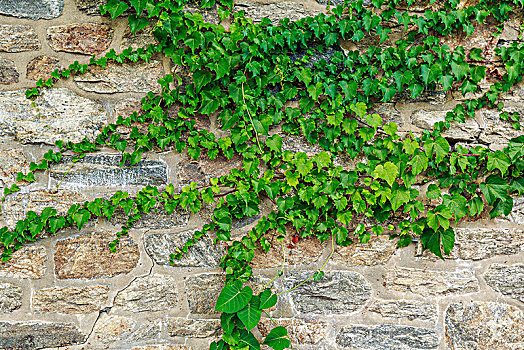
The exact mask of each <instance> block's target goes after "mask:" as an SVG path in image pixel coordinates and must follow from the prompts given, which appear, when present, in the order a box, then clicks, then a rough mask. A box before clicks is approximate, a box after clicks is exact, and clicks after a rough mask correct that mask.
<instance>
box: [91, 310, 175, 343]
mask: <svg viewBox="0 0 524 350" xmlns="http://www.w3.org/2000/svg"><path fill="white" fill-rule="evenodd" d="M160 332H161V321H159V320H148V319H143V320H141V321H136V320H133V319H132V318H129V317H124V316H117V315H108V314H107V313H103V314H102V315H101V316H100V319H99V320H98V321H97V322H96V324H95V326H94V327H93V334H92V336H91V337H90V338H89V342H90V343H91V344H92V345H93V347H92V348H91V347H89V349H122V348H125V349H129V346H130V347H131V349H143V350H153V349H165V350H171V348H169V347H167V348H162V347H159V348H156V347H151V348H149V347H144V348H142V347H138V346H139V345H141V344H148V343H151V342H157V341H158V338H159V337H160ZM155 340H156V341H155ZM175 349H178V348H175ZM180 349H183V348H180Z"/></svg>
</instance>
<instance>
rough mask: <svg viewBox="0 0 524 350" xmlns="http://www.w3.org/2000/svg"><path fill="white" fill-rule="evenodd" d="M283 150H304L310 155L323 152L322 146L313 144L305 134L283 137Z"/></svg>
mask: <svg viewBox="0 0 524 350" xmlns="http://www.w3.org/2000/svg"><path fill="white" fill-rule="evenodd" d="M282 151H291V152H293V153H297V152H304V153H306V154H307V155H308V156H313V155H315V154H318V153H320V152H322V148H320V146H318V145H316V144H315V145H312V144H311V143H310V142H309V141H308V140H307V139H306V138H305V137H303V136H295V135H286V136H285V137H283V138H282Z"/></svg>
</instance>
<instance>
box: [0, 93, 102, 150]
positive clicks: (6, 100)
mask: <svg viewBox="0 0 524 350" xmlns="http://www.w3.org/2000/svg"><path fill="white" fill-rule="evenodd" d="M34 102H35V107H33V106H32V105H31V104H32V102H31V100H28V99H27V98H26V97H25V90H19V91H5V92H0V105H1V106H2V109H1V110H0V138H1V137H7V138H11V139H14V140H17V141H20V142H22V143H45V144H48V145H54V143H55V141H57V140H64V141H66V142H67V141H72V142H80V141H82V140H83V139H84V138H87V139H88V140H90V141H93V140H94V139H95V138H96V136H97V135H98V134H99V130H100V129H101V128H102V127H103V126H104V125H105V124H106V123H107V115H106V111H105V110H104V109H103V107H102V105H101V104H99V103H96V102H94V101H91V100H89V99H87V98H84V97H81V96H79V95H77V94H76V93H74V92H73V91H71V90H69V89H65V88H54V89H45V90H43V91H42V94H41V96H39V97H38V98H37V99H36V100H35V101H34Z"/></svg>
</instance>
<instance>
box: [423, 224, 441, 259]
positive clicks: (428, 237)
mask: <svg viewBox="0 0 524 350" xmlns="http://www.w3.org/2000/svg"><path fill="white" fill-rule="evenodd" d="M420 240H421V241H422V244H423V245H424V248H426V249H427V250H429V251H430V252H432V253H433V254H435V255H436V256H438V257H439V258H441V259H442V260H444V257H443V256H442V251H441V249H440V235H439V233H438V232H437V231H435V230H432V229H425V230H424V233H422V236H420Z"/></svg>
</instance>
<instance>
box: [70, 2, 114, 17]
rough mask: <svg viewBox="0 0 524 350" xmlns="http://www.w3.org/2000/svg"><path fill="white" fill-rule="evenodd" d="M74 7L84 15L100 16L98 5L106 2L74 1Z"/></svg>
mask: <svg viewBox="0 0 524 350" xmlns="http://www.w3.org/2000/svg"><path fill="white" fill-rule="evenodd" d="M75 2H76V7H78V9H79V10H80V11H82V12H84V13H85V14H86V15H89V16H100V5H105V4H106V3H107V1H106V0H75Z"/></svg>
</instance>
